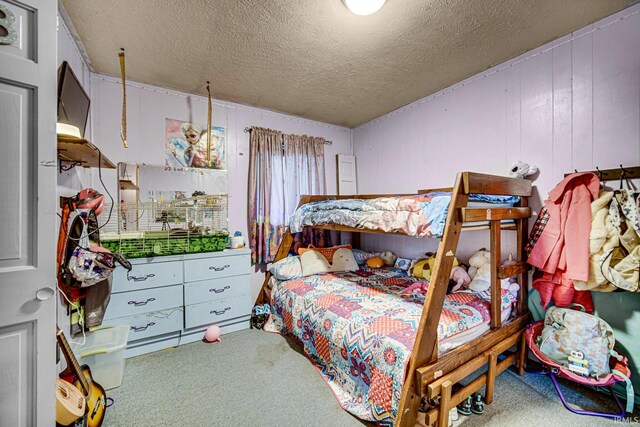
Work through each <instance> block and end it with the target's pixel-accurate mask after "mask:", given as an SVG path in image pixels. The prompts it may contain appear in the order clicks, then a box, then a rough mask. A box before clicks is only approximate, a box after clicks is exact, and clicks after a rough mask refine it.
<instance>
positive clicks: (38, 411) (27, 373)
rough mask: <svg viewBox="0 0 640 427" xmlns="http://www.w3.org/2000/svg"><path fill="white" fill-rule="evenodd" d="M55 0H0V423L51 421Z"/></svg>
mask: <svg viewBox="0 0 640 427" xmlns="http://www.w3.org/2000/svg"><path fill="white" fill-rule="evenodd" d="M56 8H57V3H56V1H55V0H20V1H14V0H10V1H5V0H0V147H1V150H2V151H1V154H0V426H1V427H5V426H11V427H15V426H24V427H30V426H53V425H54V424H55V377H56V352H55V332H56V325H55V298H52V296H53V290H54V286H55V241H56V237H55V218H56V210H55V209H56V204H55V198H56V137H55V125H56V13H57V9H56Z"/></svg>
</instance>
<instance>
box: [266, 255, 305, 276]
mask: <svg viewBox="0 0 640 427" xmlns="http://www.w3.org/2000/svg"><path fill="white" fill-rule="evenodd" d="M269 271H270V272H271V274H273V276H274V277H275V278H276V279H278V280H291V279H297V278H298V277H301V276H302V265H301V264H300V257H299V256H298V255H296V256H289V257H286V258H283V259H281V260H280V261H276V262H274V263H273V264H271V266H270V267H269Z"/></svg>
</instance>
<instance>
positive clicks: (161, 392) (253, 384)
mask: <svg viewBox="0 0 640 427" xmlns="http://www.w3.org/2000/svg"><path fill="white" fill-rule="evenodd" d="M300 351H301V349H300V346H299V345H297V344H295V343H294V342H292V341H291V340H289V339H286V338H284V337H282V336H280V335H277V334H270V333H266V332H262V331H256V330H245V331H240V332H236V333H232V334H228V335H225V336H223V337H222V342H220V343H213V344H205V343H201V342H197V343H193V344H187V345H184V346H180V347H178V348H175V349H169V350H163V351H159V352H156V353H151V354H147V355H144V356H139V357H135V358H131V359H127V361H126V367H125V377H124V381H123V383H122V385H121V386H120V387H119V388H117V389H114V390H109V391H108V392H107V394H108V395H109V397H111V398H113V399H114V401H115V403H114V405H113V406H112V407H110V408H109V409H108V410H107V414H106V419H105V422H104V424H103V425H104V426H108V427H111V426H170V425H171V426H174V425H193V426H218V425H220V426H222V425H224V426H323V427H325V426H356V427H357V426H360V427H362V426H363V425H365V423H363V422H362V421H360V420H358V419H357V418H355V417H353V416H351V415H350V414H349V413H347V412H346V411H343V410H342V409H341V408H340V406H339V405H338V402H337V401H336V399H335V397H334V396H333V394H332V393H331V391H330V390H329V388H328V387H327V385H326V384H325V383H324V381H323V379H322V378H321V377H320V374H319V373H318V372H317V371H316V370H315V368H314V366H313V365H312V364H311V362H309V360H308V359H307V358H306V357H305V356H304V355H302V354H301V353H300ZM563 384H564V383H563ZM564 389H565V390H566V391H567V397H568V398H569V399H570V401H571V402H576V403H577V404H579V405H580V406H583V407H585V408H595V407H598V405H606V406H608V407H610V405H608V400H607V398H606V396H604V395H601V394H598V393H594V392H591V391H589V390H586V391H585V389H584V388H575V390H577V391H578V392H576V391H574V389H573V388H571V387H567V386H565V387H564ZM580 393H583V394H580ZM636 422H637V421H636ZM455 425H456V426H458V425H462V426H464V427H473V426H480V425H491V426H509V427H513V426H530V425H537V426H553V427H558V426H562V427H569V426H580V427H583V426H602V425H614V423H613V421H607V420H605V419H603V418H594V417H584V416H578V415H574V414H571V413H570V412H568V411H566V410H565V409H564V408H563V407H562V405H561V403H560V400H559V399H558V398H557V396H556V394H555V390H554V389H553V386H552V384H551V381H550V380H549V379H548V378H544V377H537V376H534V375H530V374H528V375H526V376H525V377H524V378H522V377H519V376H518V375H516V374H514V373H512V372H509V371H506V372H505V373H503V374H502V375H500V376H499V377H498V379H497V380H496V393H495V398H494V403H493V404H492V405H488V406H487V407H486V411H485V413H484V414H483V415H472V416H469V417H461V418H460V420H458V421H457V422H456V423H455Z"/></svg>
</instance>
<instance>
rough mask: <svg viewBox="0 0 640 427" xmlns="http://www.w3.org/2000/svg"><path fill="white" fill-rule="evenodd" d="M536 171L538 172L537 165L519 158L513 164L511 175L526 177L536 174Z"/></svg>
mask: <svg viewBox="0 0 640 427" xmlns="http://www.w3.org/2000/svg"><path fill="white" fill-rule="evenodd" d="M536 172H538V168H537V167H536V166H535V165H530V164H529V163H525V162H523V161H520V160H518V161H517V162H514V163H513V164H512V165H511V169H509V176H510V177H512V178H526V177H528V176H531V175H535V173H536Z"/></svg>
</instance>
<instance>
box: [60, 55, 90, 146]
mask: <svg viewBox="0 0 640 427" xmlns="http://www.w3.org/2000/svg"><path fill="white" fill-rule="evenodd" d="M90 104H91V101H90V100H89V96H88V95H87V92H85V91H84V89H83V88H82V85H81V84H80V81H79V80H78V78H77V77H76V75H75V74H74V72H73V70H71V66H70V65H69V63H68V62H67V61H64V62H63V63H62V65H60V68H58V123H67V124H70V125H73V126H76V127H77V128H78V129H80V135H82V137H83V138H84V132H85V128H86V127H87V118H88V117H89V105H90Z"/></svg>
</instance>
